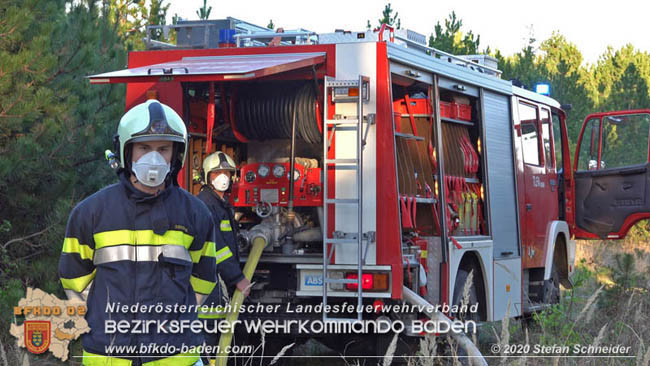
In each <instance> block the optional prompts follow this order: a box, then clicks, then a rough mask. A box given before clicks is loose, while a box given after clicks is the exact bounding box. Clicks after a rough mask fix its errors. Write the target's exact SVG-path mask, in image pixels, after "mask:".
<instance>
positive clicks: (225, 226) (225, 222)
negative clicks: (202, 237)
mask: <svg viewBox="0 0 650 366" xmlns="http://www.w3.org/2000/svg"><path fill="white" fill-rule="evenodd" d="M219 228H220V229H221V231H232V227H231V226H230V220H221V224H220V225H219Z"/></svg>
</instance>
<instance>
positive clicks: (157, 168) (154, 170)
mask: <svg viewBox="0 0 650 366" xmlns="http://www.w3.org/2000/svg"><path fill="white" fill-rule="evenodd" d="M169 167H170V164H169V163H168V162H167V160H165V158H164V157H163V156H162V155H161V154H160V153H159V152H158V151H150V152H148V153H146V154H144V155H142V156H141V157H140V159H138V161H137V162H133V163H132V164H131V170H132V171H133V173H135V177H136V178H138V182H140V183H142V184H144V185H145V186H147V187H158V186H159V185H161V184H163V182H164V181H165V177H167V173H169Z"/></svg>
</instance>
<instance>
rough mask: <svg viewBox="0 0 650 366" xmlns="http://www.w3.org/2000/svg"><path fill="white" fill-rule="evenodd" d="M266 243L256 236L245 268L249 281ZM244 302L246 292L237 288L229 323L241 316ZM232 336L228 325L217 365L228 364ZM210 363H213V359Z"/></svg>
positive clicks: (231, 303)
mask: <svg viewBox="0 0 650 366" xmlns="http://www.w3.org/2000/svg"><path fill="white" fill-rule="evenodd" d="M266 244H267V240H266V239H265V238H264V237H263V236H256V237H255V238H254V239H253V245H252V246H251V250H250V252H249V253H248V260H247V261H246V264H245V265H244V270H243V272H244V276H245V277H246V278H247V279H248V280H249V281H250V280H251V279H252V278H253V272H255V268H256V267H257V263H258V262H259V261H260V257H261V256H262V251H263V250H264V247H266ZM242 302H244V294H242V292H241V291H239V290H235V293H234V294H233V296H232V300H230V309H232V311H231V312H229V313H228V314H227V315H226V321H227V322H228V323H230V324H232V323H233V322H234V321H235V320H237V318H238V317H239V307H240V306H241V304H242ZM232 336H233V327H232V326H230V327H228V332H224V333H221V337H220V338H219V353H218V354H217V360H216V365H219V366H226V364H227V363H228V352H226V349H229V348H230V347H229V346H230V343H232ZM210 364H211V365H212V360H211V363H210Z"/></svg>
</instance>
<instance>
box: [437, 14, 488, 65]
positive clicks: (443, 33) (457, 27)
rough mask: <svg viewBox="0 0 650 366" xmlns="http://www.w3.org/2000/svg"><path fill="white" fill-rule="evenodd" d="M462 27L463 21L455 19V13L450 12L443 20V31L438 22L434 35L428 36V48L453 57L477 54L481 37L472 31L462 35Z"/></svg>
mask: <svg viewBox="0 0 650 366" xmlns="http://www.w3.org/2000/svg"><path fill="white" fill-rule="evenodd" d="M462 27H463V21H462V20H461V19H458V18H457V17H456V12H453V11H452V12H451V14H449V18H447V19H445V28H444V30H443V28H442V25H440V22H437V23H436V26H435V28H434V34H432V35H431V36H429V47H433V48H436V49H439V50H441V51H445V52H449V53H452V54H455V55H473V54H477V53H478V52H479V51H478V48H479V44H480V38H481V37H480V36H479V35H476V36H475V35H474V33H473V32H472V31H469V32H467V34H464V33H463V32H462V31H461V28H462Z"/></svg>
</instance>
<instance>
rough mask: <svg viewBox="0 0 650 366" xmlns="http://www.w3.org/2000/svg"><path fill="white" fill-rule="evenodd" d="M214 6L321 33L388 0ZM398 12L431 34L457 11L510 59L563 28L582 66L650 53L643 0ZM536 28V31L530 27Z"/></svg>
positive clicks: (367, 16) (189, 9) (188, 9)
mask: <svg viewBox="0 0 650 366" xmlns="http://www.w3.org/2000/svg"><path fill="white" fill-rule="evenodd" d="M168 3H170V4H171V6H170V8H169V10H168V12H167V14H168V15H169V16H170V17H171V16H173V15H174V14H178V15H179V16H180V17H182V18H183V19H188V20H196V19H198V16H197V15H196V10H197V9H199V8H200V7H201V6H202V5H203V0H168ZM207 3H208V6H212V12H211V13H210V19H222V18H225V17H228V16H231V17H234V18H237V19H241V20H245V21H247V22H250V23H253V24H257V25H260V26H266V25H267V24H268V23H269V20H270V19H272V20H273V23H274V24H275V26H276V27H284V28H285V29H297V28H304V29H308V30H311V31H315V32H317V33H329V32H333V31H334V29H337V28H338V29H345V30H351V31H360V30H365V26H366V21H367V20H370V23H371V24H372V25H373V26H376V25H377V24H378V19H379V18H380V17H381V12H382V10H383V9H384V6H385V4H386V3H387V1H370V0H325V1H309V0H287V1H268V0H267V1H258V0H239V1H218V0H208V2H207ZM390 3H391V6H392V8H393V9H395V10H396V11H397V12H398V13H399V18H400V19H401V24H402V28H408V29H411V30H413V31H416V32H418V33H422V34H425V35H427V36H429V35H430V34H431V33H433V29H434V26H435V24H436V22H438V21H440V23H441V24H443V25H444V19H445V18H447V17H448V15H449V14H450V13H451V11H452V10H453V11H455V12H456V16H457V18H460V19H461V20H462V21H463V28H462V29H461V30H462V31H464V32H467V31H469V30H472V31H473V33H474V34H479V35H480V36H481V44H480V49H481V50H483V49H484V48H485V47H487V46H490V48H491V49H493V50H494V49H499V50H500V51H501V53H502V54H504V55H511V54H513V53H516V52H518V51H519V50H521V49H522V48H523V47H524V46H525V45H526V44H527V40H528V38H529V36H530V34H531V29H532V34H533V36H534V38H536V39H537V40H538V42H537V45H539V42H541V41H543V40H545V39H547V38H549V37H550V36H551V34H552V32H553V31H559V32H560V33H561V34H562V35H564V36H565V37H566V38H567V40H569V42H572V43H574V44H576V45H577V46H578V49H579V50H580V52H581V53H582V55H583V59H584V60H583V62H586V63H595V62H596V61H597V60H598V57H599V56H600V55H601V54H603V53H604V52H605V51H606V49H607V46H612V47H613V48H614V49H619V48H620V47H621V46H623V45H625V44H628V43H631V44H633V45H634V47H635V48H637V49H639V50H641V51H645V52H650V36H648V33H649V32H648V30H647V27H648V23H650V15H649V14H650V13H649V12H648V9H649V8H650V6H648V5H644V3H645V1H638V2H635V1H629V0H617V1H612V0H609V1H601V0H594V1H578V0H564V1H559V0H543V1H536V2H532V1H526V0H519V1H513V0H504V1H497V0H492V1H486V0H483V1H453V0H450V1H435V0H427V1H415V0H391V1H390ZM531 26H532V27H531Z"/></svg>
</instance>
